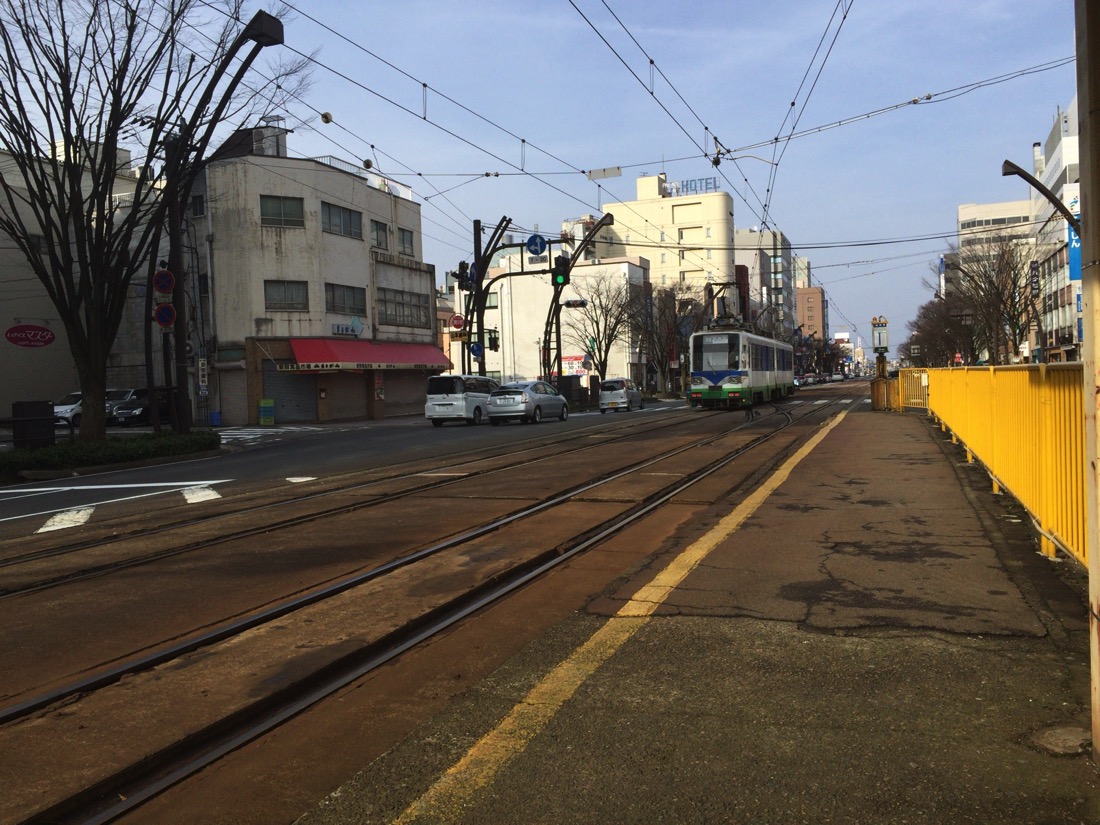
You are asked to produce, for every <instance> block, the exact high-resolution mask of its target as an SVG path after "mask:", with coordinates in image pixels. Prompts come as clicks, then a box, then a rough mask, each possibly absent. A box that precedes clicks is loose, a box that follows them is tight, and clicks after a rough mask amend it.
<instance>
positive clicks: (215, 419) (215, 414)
mask: <svg viewBox="0 0 1100 825" xmlns="http://www.w3.org/2000/svg"><path fill="white" fill-rule="evenodd" d="M221 425H222V414H221V411H220V410H212V411H211V412H210V426H211V427H220V426H221Z"/></svg>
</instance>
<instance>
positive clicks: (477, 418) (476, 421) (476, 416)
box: [466, 407, 481, 424]
mask: <svg viewBox="0 0 1100 825" xmlns="http://www.w3.org/2000/svg"><path fill="white" fill-rule="evenodd" d="M466 423H467V424H480V423H481V407H474V417H473V418H467V419H466Z"/></svg>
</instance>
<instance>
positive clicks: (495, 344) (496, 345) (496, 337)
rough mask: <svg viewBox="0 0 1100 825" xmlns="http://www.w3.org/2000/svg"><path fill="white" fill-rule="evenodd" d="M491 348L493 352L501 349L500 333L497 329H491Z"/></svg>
mask: <svg viewBox="0 0 1100 825" xmlns="http://www.w3.org/2000/svg"><path fill="white" fill-rule="evenodd" d="M489 349H491V350H492V351H493V352H496V351H497V350H499V349H500V333H498V332H497V331H496V330H495V329H491V330H489Z"/></svg>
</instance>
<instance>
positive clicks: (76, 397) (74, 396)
mask: <svg viewBox="0 0 1100 825" xmlns="http://www.w3.org/2000/svg"><path fill="white" fill-rule="evenodd" d="M79 401H80V393H78V392H71V393H69V394H68V395H66V396H65V397H64V398H62V399H61V400H60V401H58V402H57V406H59V407H71V406H72V405H73V404H76V403H77V402H79Z"/></svg>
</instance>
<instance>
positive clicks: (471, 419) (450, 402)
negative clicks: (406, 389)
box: [424, 375, 499, 427]
mask: <svg viewBox="0 0 1100 825" xmlns="http://www.w3.org/2000/svg"><path fill="white" fill-rule="evenodd" d="M498 386H499V385H498V384H497V382H496V381H494V380H493V379H491V378H486V377H485V376H483V375H433V376H432V377H431V378H429V379H428V398H427V400H426V401H425V403H424V417H425V418H427V419H428V420H429V421H431V422H432V426H434V427H442V426H443V422H444V421H465V422H466V423H467V424H480V423H481V422H482V421H485V420H486V416H487V414H488V411H489V393H491V392H492V391H493V390H495V389H496V388H497V387H498Z"/></svg>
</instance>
